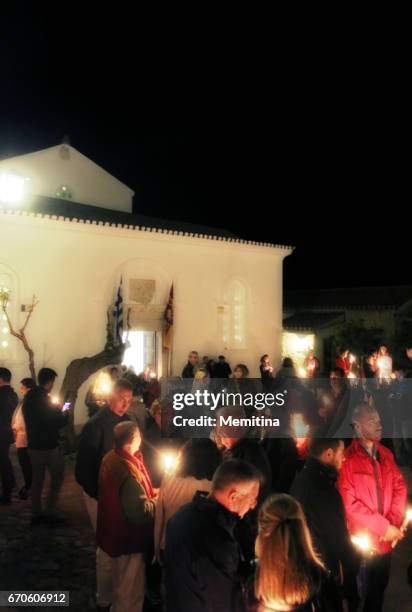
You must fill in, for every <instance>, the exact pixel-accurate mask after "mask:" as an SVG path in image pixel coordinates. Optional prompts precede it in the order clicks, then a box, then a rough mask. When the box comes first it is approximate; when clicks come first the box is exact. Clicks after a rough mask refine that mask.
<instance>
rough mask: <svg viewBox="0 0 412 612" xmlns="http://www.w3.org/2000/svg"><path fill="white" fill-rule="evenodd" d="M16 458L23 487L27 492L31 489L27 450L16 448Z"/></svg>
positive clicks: (30, 472) (29, 462)
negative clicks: (22, 479) (21, 475)
mask: <svg viewBox="0 0 412 612" xmlns="http://www.w3.org/2000/svg"><path fill="white" fill-rule="evenodd" d="M17 457H18V460H19V465H20V467H21V471H22V473H23V478H24V486H25V487H26V489H27V491H29V489H30V488H31V481H32V469H31V461H30V455H29V450H28V448H18V449H17Z"/></svg>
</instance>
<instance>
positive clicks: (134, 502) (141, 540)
mask: <svg viewBox="0 0 412 612" xmlns="http://www.w3.org/2000/svg"><path fill="white" fill-rule="evenodd" d="M113 441H114V450H111V451H110V452H108V453H107V454H106V455H105V456H104V457H103V460H102V462H101V466H100V471H99V492H98V495H99V499H98V509H97V529H96V541H97V545H98V546H99V548H101V550H103V551H104V552H105V553H106V554H107V555H108V556H109V558H110V563H111V570H112V579H113V583H112V584H113V590H112V605H111V608H110V609H111V611H112V612H131V611H133V612H141V611H142V610H143V603H144V591H145V556H146V555H148V554H150V553H152V551H153V521H154V512H155V505H156V504H155V493H154V490H153V487H152V483H151V481H150V477H149V475H148V473H147V470H146V467H145V465H144V461H143V456H142V454H141V453H140V452H139V449H140V444H141V441H142V438H141V435H140V430H139V427H138V426H137V425H136V423H133V422H132V421H124V422H121V423H118V424H117V425H116V426H115V427H114V430H113Z"/></svg>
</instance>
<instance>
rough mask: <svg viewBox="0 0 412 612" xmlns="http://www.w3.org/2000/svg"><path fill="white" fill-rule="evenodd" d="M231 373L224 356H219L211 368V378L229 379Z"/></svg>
mask: <svg viewBox="0 0 412 612" xmlns="http://www.w3.org/2000/svg"><path fill="white" fill-rule="evenodd" d="M231 373H232V368H231V367H230V365H229V364H228V362H227V361H226V358H225V356H224V355H219V357H218V361H217V363H215V365H214V366H213V370H212V376H213V378H229V376H230V375H231Z"/></svg>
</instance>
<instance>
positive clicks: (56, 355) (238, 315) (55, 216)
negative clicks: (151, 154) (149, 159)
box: [0, 145, 291, 423]
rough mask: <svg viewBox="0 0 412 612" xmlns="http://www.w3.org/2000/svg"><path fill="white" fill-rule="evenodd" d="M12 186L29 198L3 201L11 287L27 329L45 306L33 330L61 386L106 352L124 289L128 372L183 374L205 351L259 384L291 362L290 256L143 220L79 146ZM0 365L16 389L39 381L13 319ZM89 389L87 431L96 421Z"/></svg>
mask: <svg viewBox="0 0 412 612" xmlns="http://www.w3.org/2000/svg"><path fill="white" fill-rule="evenodd" d="M72 165H73V167H72ZM48 168H51V169H52V171H51V172H50V173H48ZM8 176H12V177H14V179H15V180H16V181H18V180H20V181H24V183H25V188H26V187H27V189H26V190H25V192H24V193H23V194H22V200H21V202H20V201H19V202H11V201H9V200H10V198H9V200H8V199H7V194H6V196H3V201H2V202H0V223H1V240H0V287H5V288H7V289H8V290H9V295H10V301H9V305H8V312H9V316H10V318H11V320H12V321H13V324H14V326H15V327H16V328H19V326H21V325H22V323H23V322H24V320H25V318H26V313H25V309H26V307H27V305H28V304H30V303H31V300H32V296H33V295H35V296H36V298H37V300H38V305H37V306H36V308H35V310H34V312H33V315H32V317H31V320H30V322H29V324H28V327H27V329H26V334H27V337H28V339H29V342H30V345H31V347H32V348H33V350H34V352H35V362H36V367H37V368H40V367H42V366H49V367H53V368H54V369H56V370H57V371H58V373H59V377H60V381H61V380H62V378H63V376H64V372H65V370H66V367H67V365H68V364H69V362H70V361H71V360H72V359H74V358H77V357H83V356H88V355H93V354H95V353H98V352H99V351H100V350H102V348H103V346H104V343H105V339H106V325H107V314H108V312H111V311H112V309H113V304H114V301H115V298H116V293H117V291H118V288H119V285H120V283H121V287H122V296H123V319H124V325H123V332H124V334H125V335H127V338H128V340H129V343H130V350H128V352H127V355H126V359H127V360H128V361H129V362H130V363H127V365H133V366H134V367H135V369H140V367H144V365H146V364H147V362H150V363H152V364H153V367H154V368H155V370H156V372H157V374H158V375H159V376H164V375H169V374H172V375H179V374H180V372H181V370H182V367H183V366H184V364H185V362H186V359H187V354H188V352H189V351H191V350H197V351H199V354H200V356H201V357H202V355H208V356H210V357H216V356H217V355H219V354H223V355H225V356H226V358H227V359H228V361H229V362H230V363H231V365H232V366H234V365H236V364H237V363H245V364H246V365H247V366H248V367H249V369H250V372H251V375H252V376H258V373H259V359H260V356H261V355H262V354H263V353H269V354H270V355H271V358H272V360H273V362H274V363H275V364H276V362H277V361H278V360H279V359H280V355H281V337H282V267H283V266H282V264H283V259H284V258H285V257H286V256H287V255H289V254H290V253H291V248H290V247H285V246H279V245H272V244H260V243H254V242H250V241H244V240H241V239H239V238H237V237H235V236H232V235H230V234H229V233H228V232H224V231H220V230H215V229H213V228H209V227H203V226H202V227H200V226H192V225H189V224H182V223H180V224H179V223H177V222H167V221H164V220H160V219H153V218H148V217H143V216H140V215H135V214H132V197H133V192H132V190H130V189H129V188H128V187H127V186H125V185H123V184H122V183H120V181H118V180H117V179H115V178H114V177H111V176H110V175H109V174H108V173H107V172H105V171H104V170H102V169H99V167H98V166H96V165H95V164H94V163H93V162H92V161H90V160H88V159H87V158H86V157H84V156H82V155H81V154H80V153H79V152H77V151H76V150H75V149H73V147H70V146H69V145H61V146H58V147H52V148H51V149H46V150H45V151H41V152H39V153H38V154H36V153H32V154H30V155H28V156H21V157H18V158H12V159H10V160H3V161H2V162H0V182H1V177H3V179H4V177H8ZM99 177H100V181H99ZM63 188H64V189H63ZM93 189H94V191H93ZM65 192H66V193H65ZM172 286H173V292H174V300H173V334H172V343H171V347H170V350H165V341H164V340H165V338H164V334H165V317H164V313H165V308H166V305H167V302H168V299H169V295H170V289H171V287H172ZM0 316H2V317H3V316H4V315H0ZM124 337H125V336H124ZM0 364H1V365H4V366H6V367H9V368H10V369H11V370H12V372H13V380H14V384H15V386H17V383H18V381H19V380H20V379H21V378H23V377H24V376H28V375H29V372H28V366H27V355H26V353H25V351H24V349H23V347H22V346H21V343H20V342H19V341H18V340H16V339H15V338H12V337H11V336H10V333H9V331H8V329H7V325H6V321H5V320H4V319H2V320H1V325H0ZM89 384H90V381H88V383H86V384H85V385H84V387H85V389H82V390H81V393H80V396H79V400H78V405H77V408H76V416H75V419H76V422H77V423H81V422H83V421H84V420H85V418H86V409H85V408H83V402H82V397H84V393H85V391H86V387H87V386H88V385H89ZM82 394H83V395H82Z"/></svg>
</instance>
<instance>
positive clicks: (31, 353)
mask: <svg viewBox="0 0 412 612" xmlns="http://www.w3.org/2000/svg"><path fill="white" fill-rule="evenodd" d="M8 301H9V298H8V294H2V295H1V308H2V311H3V313H4V315H5V316H6V321H7V325H8V327H9V331H10V334H11V335H12V336H14V337H15V338H17V339H18V340H20V342H21V343H22V344H23V347H24V350H25V351H26V352H27V354H28V356H29V368H30V374H31V377H32V378H33V379H34V380H36V368H35V366H34V351H33V349H32V348H31V347H30V345H29V343H28V341H27V338H26V334H25V330H26V327H27V324H28V322H29V321H30V318H31V315H32V314H33V311H34V309H35V308H36V306H37V304H38V303H39V302H38V300H36V296H35V295H33V299H32V302H31V304H30V306H29V310H28V312H27V316H26V320H25V322H24V325H23V327H21V328H20V330H19V331H18V332H17V331H16V330H15V329H14V326H13V323H12V322H11V319H10V316H9V313H8V312H7V304H8Z"/></svg>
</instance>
